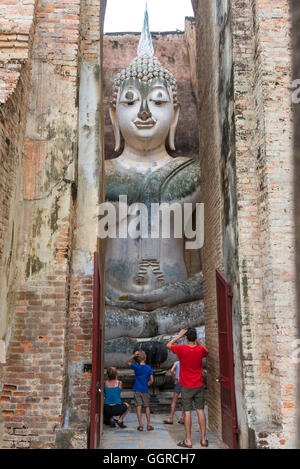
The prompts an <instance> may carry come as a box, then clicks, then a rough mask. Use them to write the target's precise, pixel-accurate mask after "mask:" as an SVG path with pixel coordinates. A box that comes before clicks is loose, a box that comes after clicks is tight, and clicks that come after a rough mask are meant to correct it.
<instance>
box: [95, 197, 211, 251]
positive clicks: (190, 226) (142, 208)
mask: <svg viewBox="0 0 300 469" xmlns="http://www.w3.org/2000/svg"><path fill="white" fill-rule="evenodd" d="M117 206H118V207H116V204H115V203H112V202H105V203H102V204H100V205H99V206H98V215H99V217H100V219H99V222H98V237H99V238H100V239H106V238H111V239H117V238H119V239H126V238H132V239H137V240H138V239H149V238H150V239H159V238H163V239H171V238H176V239H183V238H185V239H186V242H185V248H186V249H201V248H202V247H203V243H204V204H202V203H196V207H195V206H194V204H192V203H184V204H180V203H176V202H174V203H166V202H164V203H160V204H159V203H151V204H150V207H149V208H148V206H147V205H145V204H143V203H137V202H136V203H133V204H131V205H128V203H127V196H126V195H120V196H119V203H118V204H117ZM194 211H195V217H193V212H194ZM194 227H195V228H194ZM187 240H189V241H187Z"/></svg>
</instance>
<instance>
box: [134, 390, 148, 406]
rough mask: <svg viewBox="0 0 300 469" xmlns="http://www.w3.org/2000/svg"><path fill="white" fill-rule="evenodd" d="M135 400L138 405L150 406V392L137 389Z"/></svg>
mask: <svg viewBox="0 0 300 469" xmlns="http://www.w3.org/2000/svg"><path fill="white" fill-rule="evenodd" d="M134 402H135V405H136V406H144V407H150V402H149V394H148V393H146V392H138V391H135V393H134Z"/></svg>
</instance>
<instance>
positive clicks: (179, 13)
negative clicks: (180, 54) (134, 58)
mask: <svg viewBox="0 0 300 469" xmlns="http://www.w3.org/2000/svg"><path fill="white" fill-rule="evenodd" d="M145 4H146V1H145V0H107V7H106V14H105V23H104V33H110V32H112V33H113V32H141V29H142V26H143V21H144V12H145ZM147 4H148V12H149V23H150V30H151V31H153V32H160V31H176V30H177V29H179V30H180V31H184V18H185V17H186V16H194V12H193V8H192V4H191V0H148V1H147Z"/></svg>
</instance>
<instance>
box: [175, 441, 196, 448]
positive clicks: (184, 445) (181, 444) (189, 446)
mask: <svg viewBox="0 0 300 469" xmlns="http://www.w3.org/2000/svg"><path fill="white" fill-rule="evenodd" d="M177 446H180V447H181V448H192V447H193V445H187V444H186V442H185V441H184V440H183V441H180V442H179V443H177Z"/></svg>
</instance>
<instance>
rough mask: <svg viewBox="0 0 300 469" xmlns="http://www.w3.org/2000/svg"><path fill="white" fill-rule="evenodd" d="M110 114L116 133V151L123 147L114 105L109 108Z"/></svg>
mask: <svg viewBox="0 0 300 469" xmlns="http://www.w3.org/2000/svg"><path fill="white" fill-rule="evenodd" d="M109 115H110V119H111V122H112V125H113V129H114V135H115V151H116V152H117V151H119V150H120V147H121V133H120V128H119V124H118V120H117V116H116V108H115V107H114V106H112V105H111V106H110V108H109Z"/></svg>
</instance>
